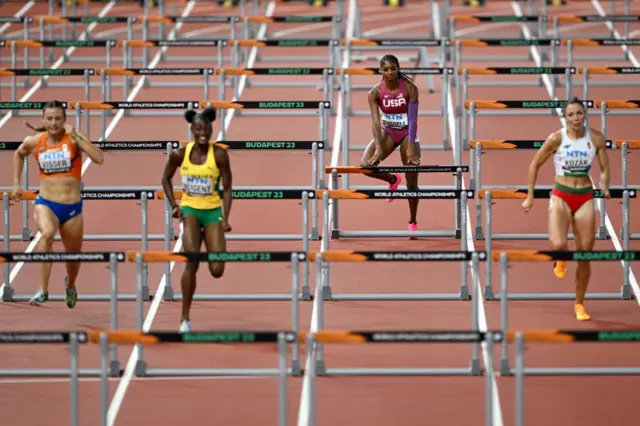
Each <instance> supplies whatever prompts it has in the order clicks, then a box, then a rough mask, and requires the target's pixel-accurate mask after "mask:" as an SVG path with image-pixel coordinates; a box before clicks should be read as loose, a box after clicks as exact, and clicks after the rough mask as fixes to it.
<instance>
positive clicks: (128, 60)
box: [96, 39, 238, 68]
mask: <svg viewBox="0 0 640 426" xmlns="http://www.w3.org/2000/svg"><path fill="white" fill-rule="evenodd" d="M229 43H230V42H229V41H228V40H207V39H204V40H193V39H188V40H185V39H181V40H170V39H163V40H118V41H117V45H118V46H119V47H121V48H122V63H123V67H124V68H130V67H131V68H132V67H133V64H134V63H135V62H138V61H141V62H142V68H148V67H149V56H150V54H149V49H151V48H169V47H173V48H176V47H181V48H185V50H187V49H186V48H191V51H193V48H195V47H202V48H211V53H208V50H207V56H171V57H169V56H167V55H166V54H162V57H161V58H162V61H164V62H165V63H171V62H181V63H185V62H207V63H209V62H211V61H212V58H213V57H215V58H216V61H217V62H216V63H217V66H218V67H219V68H220V67H222V66H224V64H225V62H227V61H231V64H232V66H238V58H237V57H236V56H235V54H236V53H237V51H234V50H232V56H231V57H230V58H227V57H225V56H224V55H223V48H225V47H227V46H229ZM136 48H139V49H142V55H141V56H138V57H139V58H140V59H136V57H137V55H136V54H135V53H134V49H136ZM214 50H215V53H214ZM96 62H97V61H96ZM106 68H111V66H109V65H107V67H106Z"/></svg>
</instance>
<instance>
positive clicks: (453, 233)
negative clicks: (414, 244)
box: [316, 166, 474, 244]
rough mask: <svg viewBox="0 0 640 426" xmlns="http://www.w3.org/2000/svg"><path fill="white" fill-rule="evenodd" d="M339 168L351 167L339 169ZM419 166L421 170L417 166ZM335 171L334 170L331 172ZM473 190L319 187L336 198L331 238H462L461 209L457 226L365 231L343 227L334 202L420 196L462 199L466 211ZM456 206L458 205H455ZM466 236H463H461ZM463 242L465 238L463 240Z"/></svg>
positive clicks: (323, 194)
mask: <svg viewBox="0 0 640 426" xmlns="http://www.w3.org/2000/svg"><path fill="white" fill-rule="evenodd" d="M410 167H411V166H407V168H404V167H400V166H393V167H392V168H388V167H378V168H376V169H375V170H377V171H378V170H379V171H386V170H404V171H406V170H412V169H411V168H410ZM418 167H425V168H426V167H430V166H418ZM434 167H435V168H436V169H439V168H440V166H434ZM462 167H463V166H442V169H443V170H446V171H449V170H451V171H456V173H457V170H458V169H461V168H462ZM338 170H348V169H344V168H342V169H338ZM416 170H420V169H419V168H416ZM332 173H333V172H332ZM473 194H474V192H473V191H472V190H462V189H450V190H437V189H436V190H417V191H412V190H397V191H388V190H385V189H382V190H375V189H359V190H355V189H332V190H323V189H320V190H317V191H316V197H322V198H323V199H324V198H325V197H328V198H330V199H333V200H334V203H332V204H333V209H334V210H333V221H332V223H331V239H341V238H342V239H343V238H403V237H404V238H408V237H416V238H419V237H423V238H456V239H457V238H460V236H461V235H462V232H464V231H463V228H464V227H463V226H462V220H463V216H464V215H462V214H460V213H459V212H456V214H455V218H454V229H446V230H437V231H433V230H432V231H395V230H382V231H380V230H377V231H364V230H353V231H352V230H342V229H340V227H339V221H338V209H337V204H335V200H381V199H388V198H392V199H394V200H400V199H403V200H409V199H418V200H460V208H461V209H462V210H461V211H465V210H464V209H465V208H466V206H467V199H468V198H469V197H473ZM328 208H329V206H328V203H327V204H326V205H323V216H325V217H326V215H327V214H328V212H329V210H328ZM456 210H457V208H456ZM462 239H463V240H464V238H462ZM462 243H463V244H464V241H462Z"/></svg>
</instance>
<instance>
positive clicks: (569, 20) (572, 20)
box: [551, 0, 640, 38]
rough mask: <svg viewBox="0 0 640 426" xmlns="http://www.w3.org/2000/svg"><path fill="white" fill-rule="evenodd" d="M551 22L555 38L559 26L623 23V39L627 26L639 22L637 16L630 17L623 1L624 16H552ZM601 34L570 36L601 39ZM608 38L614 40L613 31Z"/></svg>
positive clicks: (625, 35)
mask: <svg viewBox="0 0 640 426" xmlns="http://www.w3.org/2000/svg"><path fill="white" fill-rule="evenodd" d="M551 21H552V22H553V24H552V27H551V29H552V30H553V34H554V37H555V38H560V31H561V29H560V27H561V24H583V23H584V24H589V23H601V24H607V23H611V24H619V23H623V24H624V25H623V27H624V30H623V31H624V37H626V38H629V37H632V36H630V34H629V33H630V31H629V24H630V23H632V22H634V23H637V22H638V21H640V16H639V15H632V14H631V11H630V7H629V2H628V1H627V0H625V14H624V15H615V14H614V15H609V14H607V15H605V16H602V15H575V16H572V15H556V16H553V17H552V19H551ZM602 35H603V34H602V32H593V33H585V34H571V36H572V37H573V38H598V37H602ZM609 36H610V37H611V38H615V34H614V30H613V29H610V30H609Z"/></svg>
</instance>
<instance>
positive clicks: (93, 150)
mask: <svg viewBox="0 0 640 426" xmlns="http://www.w3.org/2000/svg"><path fill="white" fill-rule="evenodd" d="M65 130H66V131H67V134H68V135H69V137H70V138H71V140H72V141H73V142H75V144H76V145H78V147H79V148H80V149H81V150H82V152H84V153H86V154H87V155H88V156H89V158H91V161H93V162H94V163H96V164H102V163H104V152H102V150H101V149H100V148H98V147H97V146H95V145H94V144H93V143H92V142H91V140H90V139H89V138H88V137H87V135H85V134H84V133H82V132H80V131H78V130H75V129H74V128H73V127H71V126H69V125H68V124H67V125H65Z"/></svg>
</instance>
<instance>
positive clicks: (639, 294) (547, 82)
mask: <svg viewBox="0 0 640 426" xmlns="http://www.w3.org/2000/svg"><path fill="white" fill-rule="evenodd" d="M591 2H592V4H593V5H594V8H595V9H596V10H597V11H598V13H599V14H600V15H601V16H606V14H605V13H604V10H602V7H600V4H599V3H598V1H597V0H591ZM596 6H597V7H596ZM511 7H512V8H513V11H514V13H515V14H516V15H517V16H523V14H522V9H521V8H520V5H518V4H517V3H514V2H511ZM598 8H599V9H598ZM606 25H607V26H609V23H606ZM610 29H613V28H612V27H610ZM522 31H523V34H524V36H525V38H526V39H527V40H532V39H533V37H532V36H531V33H530V32H529V29H528V28H527V27H526V26H525V25H522ZM614 31H615V30H614ZM614 34H615V36H616V38H618V39H620V33H618V32H617V31H615V32H614ZM620 47H621V48H622V50H623V51H625V53H628V55H629V59H630V61H631V63H632V64H633V66H635V67H639V66H640V63H639V62H638V60H637V59H636V57H635V56H634V55H633V53H632V52H631V50H630V49H628V48H627V47H626V46H620ZM625 49H627V50H625ZM529 50H530V51H531V55H532V56H533V60H534V62H535V64H536V66H538V67H541V66H542V58H541V56H540V53H539V51H538V48H537V47H536V46H531V47H530V48H529ZM542 80H543V81H544V86H545V89H546V91H547V94H548V95H549V98H550V99H551V100H558V97H557V96H554V94H553V87H552V85H551V79H549V76H548V75H542ZM555 110H556V112H557V114H558V118H559V119H560V123H561V124H562V126H563V127H564V126H565V124H566V123H565V119H564V117H562V109H560V108H555ZM591 183H592V184H593V186H594V187H595V186H596V185H595V182H594V181H593V178H591ZM596 208H597V209H598V211H600V206H598V203H596ZM604 217H605V227H606V228H607V233H608V234H609V236H610V237H611V242H612V243H613V246H614V248H615V249H616V251H621V250H622V245H621V244H620V240H618V236H617V235H616V231H615V229H613V224H612V223H611V219H610V218H609V214H608V213H606V212H605V216H604ZM620 264H621V265H624V262H623V261H620ZM629 283H630V284H631V288H632V289H633V293H634V295H635V297H636V301H637V303H638V305H639V306H640V287H638V281H637V280H636V277H635V275H634V273H633V270H632V268H631V266H629Z"/></svg>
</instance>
